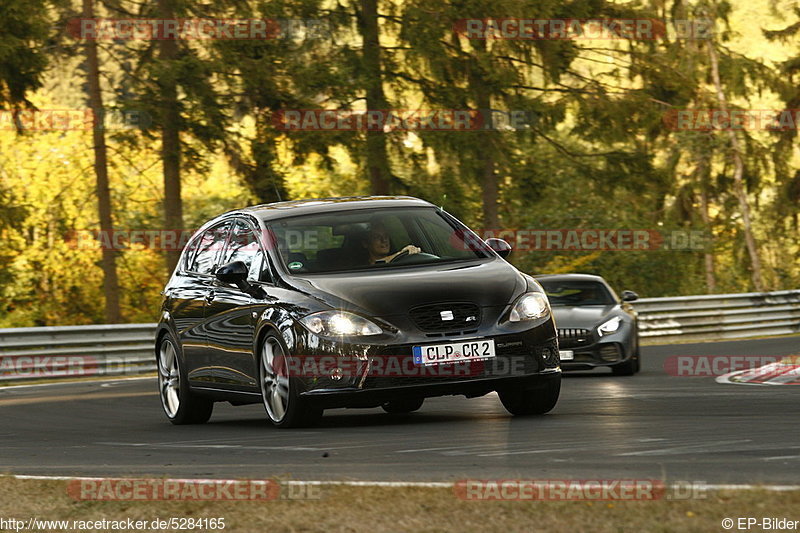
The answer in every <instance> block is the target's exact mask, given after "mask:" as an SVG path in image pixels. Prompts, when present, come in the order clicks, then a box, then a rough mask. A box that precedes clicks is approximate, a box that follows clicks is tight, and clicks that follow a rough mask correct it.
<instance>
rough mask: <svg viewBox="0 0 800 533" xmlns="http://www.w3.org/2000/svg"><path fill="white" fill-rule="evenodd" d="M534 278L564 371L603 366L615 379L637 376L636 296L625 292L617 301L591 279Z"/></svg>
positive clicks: (598, 281) (604, 285) (600, 282)
mask: <svg viewBox="0 0 800 533" xmlns="http://www.w3.org/2000/svg"><path fill="white" fill-rule="evenodd" d="M535 277H536V280H537V281H538V282H539V283H540V284H541V285H542V287H544V290H545V292H546V293H547V298H548V299H549V300H550V305H551V306H552V309H553V316H554V318H555V321H556V327H557V328H558V343H559V350H560V355H561V368H562V369H563V370H588V369H592V368H595V367H599V366H607V367H611V370H612V371H613V372H614V374H616V375H619V376H631V375H633V374H635V373H636V372H638V371H639V368H640V366H641V356H640V355H639V331H638V324H637V320H636V312H635V311H634V309H633V306H631V304H630V302H632V301H634V300H636V299H637V298H638V295H637V294H636V293H635V292H633V291H623V292H622V297H621V298H620V297H618V296H617V294H616V293H615V292H614V289H612V288H611V287H610V286H609V284H608V283H606V281H605V280H604V279H603V278H601V277H600V276H592V275H589V274H552V275H542V276H535Z"/></svg>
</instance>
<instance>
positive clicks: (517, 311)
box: [508, 292, 550, 322]
mask: <svg viewBox="0 0 800 533" xmlns="http://www.w3.org/2000/svg"><path fill="white" fill-rule="evenodd" d="M549 313H550V302H549V301H547V296H545V295H544V294H542V293H541V292H528V293H525V294H523V295H522V296H520V297H519V298H518V299H517V301H516V302H515V303H514V306H513V307H512V308H511V313H510V314H509V315H508V320H509V322H521V321H523V320H535V319H537V318H542V317H543V316H547V315H548V314H549Z"/></svg>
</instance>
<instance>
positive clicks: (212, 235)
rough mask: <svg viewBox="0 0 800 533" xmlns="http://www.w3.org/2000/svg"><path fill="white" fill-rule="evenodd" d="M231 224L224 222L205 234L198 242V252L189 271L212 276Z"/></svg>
mask: <svg viewBox="0 0 800 533" xmlns="http://www.w3.org/2000/svg"><path fill="white" fill-rule="evenodd" d="M229 229H230V222H223V223H222V224H218V225H216V226H214V227H212V228H209V229H207V230H206V231H204V232H203V234H202V235H201V236H200V238H199V239H198V240H197V241H196V243H197V245H196V248H197V252H196V253H195V254H194V258H193V259H192V262H191V265H190V266H189V270H190V271H191V272H197V273H199V274H211V273H212V271H213V269H214V266H215V262H214V259H216V257H217V254H218V252H219V251H220V249H221V248H222V247H223V245H224V244H225V239H226V238H227V236H228V230H229Z"/></svg>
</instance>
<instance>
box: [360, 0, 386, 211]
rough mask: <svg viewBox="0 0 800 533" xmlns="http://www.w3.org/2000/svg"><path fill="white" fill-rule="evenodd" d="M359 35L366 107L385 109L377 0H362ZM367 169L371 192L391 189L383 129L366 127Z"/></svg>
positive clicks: (382, 193) (377, 193)
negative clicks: (361, 46)
mask: <svg viewBox="0 0 800 533" xmlns="http://www.w3.org/2000/svg"><path fill="white" fill-rule="evenodd" d="M361 37H362V40H363V52H362V53H363V61H364V72H365V73H366V74H365V75H366V77H367V78H366V97H367V98H366V103H367V109H368V110H383V111H385V110H387V109H388V108H389V104H388V102H387V101H386V95H385V94H384V92H383V64H382V60H381V44H380V28H379V26H378V0H361ZM366 135H367V142H366V144H367V147H366V148H367V150H366V152H367V154H366V156H367V172H368V174H369V180H370V189H371V192H372V194H376V195H385V194H389V193H390V192H391V178H392V171H391V166H390V164H389V153H388V150H387V145H386V134H385V133H384V132H383V131H382V130H380V131H379V130H372V129H369V130H367V133H366Z"/></svg>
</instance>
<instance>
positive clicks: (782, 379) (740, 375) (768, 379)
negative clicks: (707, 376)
mask: <svg viewBox="0 0 800 533" xmlns="http://www.w3.org/2000/svg"><path fill="white" fill-rule="evenodd" d="M716 381H717V383H732V384H735V385H800V364H791V363H770V364H768V365H764V366H761V367H758V368H748V369H746V370H737V371H735V372H729V373H727V374H724V375H722V376H719V377H718V378H717V379H716Z"/></svg>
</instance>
